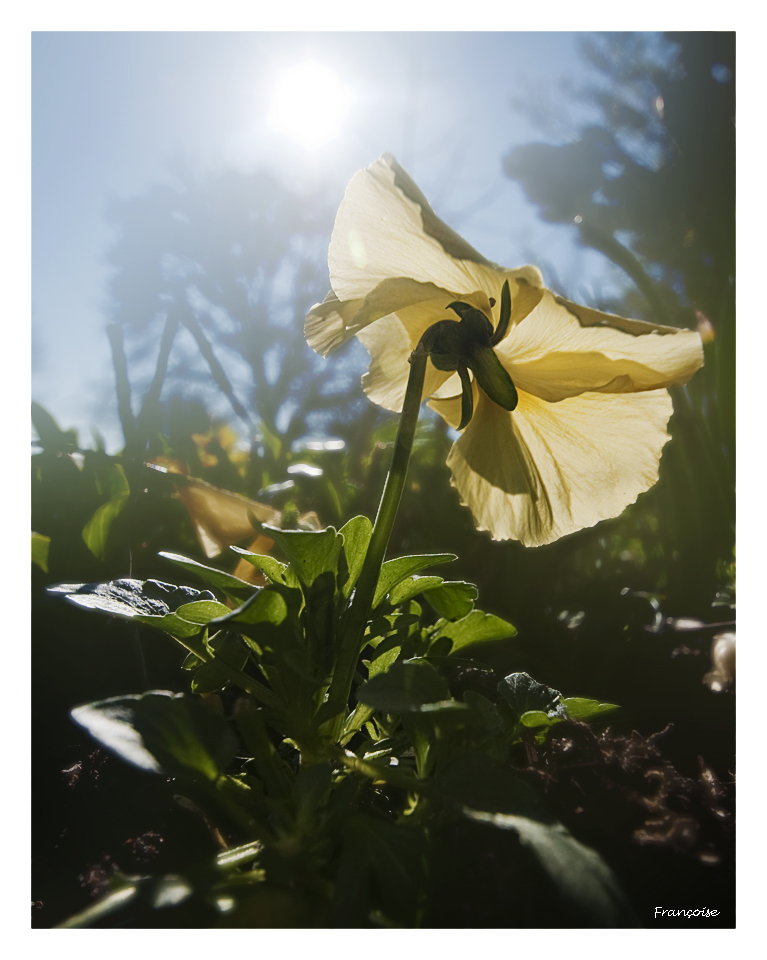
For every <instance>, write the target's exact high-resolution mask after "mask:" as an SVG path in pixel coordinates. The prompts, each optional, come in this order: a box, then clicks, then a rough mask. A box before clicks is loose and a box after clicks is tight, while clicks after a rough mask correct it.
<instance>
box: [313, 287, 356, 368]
mask: <svg viewBox="0 0 767 960" xmlns="http://www.w3.org/2000/svg"><path fill="white" fill-rule="evenodd" d="M364 302H365V301H364V299H359V300H344V301H341V300H339V299H338V297H337V296H336V295H335V294H334V293H333V291H332V290H331V291H330V293H329V294H328V295H327V296H326V297H325V299H324V300H323V301H322V303H315V305H314V306H313V307H312V309H311V310H310V311H309V313H307V315H306V319H305V320H304V336H305V337H306V342H307V343H308V344H309V346H310V347H311V348H312V350H316V351H317V353H319V354H320V356H322V357H327V355H328V354H329V353H332V352H333V350H336V349H337V348H338V347H340V346H341V345H342V344H344V343H346V341H347V340H349V339H351V337H353V336H354V334H355V333H356V332H357V330H358V329H359V327H358V326H356V325H355V322H354V318H355V317H356V316H357V314H358V313H359V311H360V309H361V307H362V305H363V303H364Z"/></svg>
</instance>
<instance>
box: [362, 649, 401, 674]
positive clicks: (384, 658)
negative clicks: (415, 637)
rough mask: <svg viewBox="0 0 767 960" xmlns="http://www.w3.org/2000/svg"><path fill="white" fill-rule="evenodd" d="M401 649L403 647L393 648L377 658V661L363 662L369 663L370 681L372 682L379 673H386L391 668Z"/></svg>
mask: <svg viewBox="0 0 767 960" xmlns="http://www.w3.org/2000/svg"><path fill="white" fill-rule="evenodd" d="M401 649H402V647H391V649H389V650H386V651H385V652H384V653H382V654H381V655H380V656H379V657H376V658H375V660H370V661H363V662H365V663H367V668H368V679H369V680H372V679H373V677H375V676H377V675H378V674H379V673H386V671H387V670H388V669H389V667H391V665H392V664H393V663H395V662H396V660H397V657H398V656H399V654H400V650H401Z"/></svg>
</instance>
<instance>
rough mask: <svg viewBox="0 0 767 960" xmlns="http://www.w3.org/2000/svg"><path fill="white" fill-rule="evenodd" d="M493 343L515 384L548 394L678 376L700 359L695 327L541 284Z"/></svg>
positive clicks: (627, 387) (661, 382)
mask: <svg viewBox="0 0 767 960" xmlns="http://www.w3.org/2000/svg"><path fill="white" fill-rule="evenodd" d="M496 349H497V352H498V355H499V357H500V358H501V360H502V362H503V364H504V366H505V367H506V369H507V370H508V371H509V373H510V374H511V377H512V379H513V380H514V383H515V384H516V385H517V387H518V388H519V389H521V390H524V391H526V392H527V393H530V394H533V395H534V396H536V397H540V398H541V399H543V400H548V401H550V402H554V401H557V400H562V399H563V398H565V397H573V396H577V395H578V394H581V393H583V392H584V391H604V392H606V393H630V392H633V391H638V390H657V389H658V388H660V387H668V386H671V385H672V384H675V383H686V382H687V380H689V379H690V377H691V376H692V375H693V374H694V373H695V371H696V370H698V369H699V368H700V367H701V366H702V365H703V345H702V342H701V339H700V335H699V334H698V333H697V332H695V331H692V330H683V329H679V328H677V327H663V326H659V325H657V324H652V323H644V322H642V321H640V320H626V319H624V318H623V317H618V316H614V315H612V314H608V313H600V312H599V311H597V310H590V309H588V308H587V307H580V306H578V305H577V304H574V303H571V302H570V301H568V300H564V299H563V298H561V297H555V296H554V295H553V294H552V293H551V292H549V291H548V290H547V291H545V292H544V293H543V296H542V299H541V301H540V303H539V304H538V305H537V306H536V307H535V309H534V310H532V311H531V312H530V313H529V314H528V316H527V317H526V318H525V319H524V320H523V321H522V322H521V323H518V324H516V325H515V326H514V327H512V329H511V330H510V332H509V334H508V336H507V337H506V338H505V339H504V340H503V341H502V342H501V343H500V344H499V345H498V347H497V348H496Z"/></svg>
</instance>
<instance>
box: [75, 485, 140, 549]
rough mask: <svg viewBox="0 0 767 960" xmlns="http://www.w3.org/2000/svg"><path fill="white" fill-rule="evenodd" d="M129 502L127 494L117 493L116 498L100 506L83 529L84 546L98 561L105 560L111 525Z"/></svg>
mask: <svg viewBox="0 0 767 960" xmlns="http://www.w3.org/2000/svg"><path fill="white" fill-rule="evenodd" d="M129 500H130V494H129V493H118V494H117V496H114V497H112V498H111V499H110V500H107V502H106V503H104V504H102V505H101V506H100V507H99V508H98V510H97V511H96V512H95V513H94V514H93V516H92V517H91V518H90V520H89V521H88V522H87V523H86V524H85V526H84V527H83V533H82V537H83V540H84V541H85V546H86V547H87V548H88V549H89V550H90V552H91V553H92V554H93V556H94V557H98V559H99V560H103V559H104V558H105V556H106V549H107V543H108V541H109V532H110V530H111V529H112V524H113V523H114V522H115V520H116V519H117V518H118V517H119V516H120V514H121V513H122V512H123V510H124V509H125V507H126V506H127V504H128V501H129Z"/></svg>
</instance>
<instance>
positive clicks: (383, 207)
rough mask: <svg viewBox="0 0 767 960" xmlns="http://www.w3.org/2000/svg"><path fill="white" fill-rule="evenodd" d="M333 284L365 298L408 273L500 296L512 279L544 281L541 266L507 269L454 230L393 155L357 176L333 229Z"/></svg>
mask: <svg viewBox="0 0 767 960" xmlns="http://www.w3.org/2000/svg"><path fill="white" fill-rule="evenodd" d="M328 265H329V267H330V283H331V286H332V287H333V290H334V291H335V293H336V296H337V297H338V298H339V299H340V300H355V299H359V298H364V297H366V296H367V295H368V293H370V292H371V290H373V289H374V288H375V287H376V286H377V285H378V284H379V283H381V282H382V281H384V280H389V279H393V278H401V277H409V278H411V279H413V280H416V281H418V282H419V283H434V284H436V285H437V286H440V287H443V288H444V289H446V290H451V291H452V292H453V293H454V294H456V295H461V294H464V293H470V292H471V291H474V290H484V291H485V292H486V293H487V294H488V296H492V297H496V298H497V297H499V295H500V291H501V287H502V285H503V281H504V279H505V278H507V277H508V278H509V283H510V286H511V294H512V298H513V296H514V293H515V289H514V287H515V283H516V281H517V280H524V281H526V282H527V283H528V284H530V285H532V286H534V287H539V286H541V284H542V279H541V275H540V273H539V271H538V270H536V268H535V267H522V268H520V269H518V270H504V269H503V268H501V267H498V266H496V265H495V264H493V263H491V262H490V261H489V260H487V259H485V257H483V256H482V255H481V254H479V253H477V251H476V250H475V249H474V248H473V247H471V246H470V245H469V244H468V243H467V242H466V241H465V240H464V239H463V238H462V237H460V236H459V235H458V234H457V233H456V232H455V231H454V230H451V229H450V227H448V226H447V224H445V223H444V222H443V221H442V220H440V219H439V217H437V215H436V214H435V213H434V211H433V210H432V208H431V206H430V205H429V203H428V202H427V200H426V198H425V197H424V195H423V194H422V193H421V191H420V190H419V189H418V187H417V186H416V185H415V184H414V183H413V181H412V180H411V179H410V177H409V176H408V175H407V174H406V173H405V171H404V170H403V169H402V168H401V167H400V166H399V164H398V163H397V161H396V160H395V159H394V158H393V157H391V156H390V155H388V154H384V155H383V156H382V157H381V158H380V160H377V161H376V162H375V163H372V164H371V165H370V166H369V167H367V168H366V169H365V170H360V171H359V172H358V173H356V174H355V175H354V177H353V178H352V180H351V182H350V183H349V186H348V187H347V188H346V194H345V196H344V199H343V201H342V202H341V206H340V207H339V210H338V214H337V215H336V222H335V226H334V228H333V236H332V238H331V241H330V250H329V252H328Z"/></svg>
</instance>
